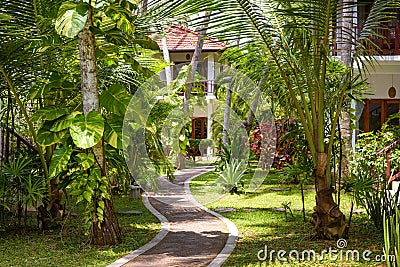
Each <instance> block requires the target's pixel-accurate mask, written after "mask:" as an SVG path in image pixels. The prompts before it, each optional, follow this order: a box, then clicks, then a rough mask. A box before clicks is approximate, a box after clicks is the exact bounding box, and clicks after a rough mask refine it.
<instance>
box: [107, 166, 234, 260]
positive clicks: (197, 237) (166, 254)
mask: <svg viewBox="0 0 400 267" xmlns="http://www.w3.org/2000/svg"><path fill="white" fill-rule="evenodd" d="M210 170H212V167H202V168H194V169H186V170H182V171H179V172H178V173H176V174H174V176H175V181H174V182H173V183H170V182H168V181H167V180H166V179H162V180H161V181H162V182H161V188H160V189H159V190H158V191H157V193H156V194H153V195H151V196H147V195H145V196H143V201H144V203H145V205H146V206H147V208H148V209H149V210H150V211H151V212H152V213H153V214H154V215H156V216H157V217H158V218H159V219H160V221H161V223H162V230H161V232H160V233H159V234H158V235H157V236H156V237H155V238H154V239H153V240H152V241H151V242H150V243H148V244H146V245H145V246H143V247H141V248H139V249H138V250H136V251H134V252H132V253H131V254H129V255H127V256H125V257H123V258H121V259H119V260H117V261H116V262H114V263H112V264H110V265H109V266H108V267H116V266H135V267H141V266H143V267H150V266H157V267H158V266H159V267H162V266H165V267H167V266H168V267H170V266H220V265H221V264H222V263H223V262H224V261H225V260H226V258H227V257H228V256H229V255H230V253H231V252H232V250H233V249H234V247H235V243H236V239H237V234H238V230H237V228H236V226H235V225H234V224H233V223H232V222H230V221H229V220H228V219H226V218H224V217H222V216H221V215H219V214H217V213H215V212H213V211H210V210H208V209H207V208H205V207H203V206H202V205H200V204H199V203H197V202H196V200H194V199H193V197H192V195H191V194H190V190H189V182H190V180H191V179H193V178H194V177H196V176H198V175H201V174H203V173H206V172H209V171H210Z"/></svg>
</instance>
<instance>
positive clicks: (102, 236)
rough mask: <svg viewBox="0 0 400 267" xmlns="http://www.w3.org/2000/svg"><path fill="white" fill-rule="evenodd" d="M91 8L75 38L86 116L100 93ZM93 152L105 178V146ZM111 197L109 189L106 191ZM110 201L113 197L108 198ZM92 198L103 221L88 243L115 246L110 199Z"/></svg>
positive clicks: (118, 236) (117, 230)
mask: <svg viewBox="0 0 400 267" xmlns="http://www.w3.org/2000/svg"><path fill="white" fill-rule="evenodd" d="M92 20H93V8H92V7H90V9H89V13H88V18H87V21H86V25H85V27H84V29H83V30H82V31H81V32H80V33H79V35H78V47H79V53H80V70H81V79H82V80H81V92H82V109H83V113H84V114H86V113H88V112H90V111H92V110H97V111H100V105H99V93H98V87H97V68H96V56H95V37H94V35H93V33H92V32H91V31H90V29H89V27H90V26H92V24H93V21H92ZM93 153H94V155H95V157H96V161H97V163H98V165H99V167H100V169H101V172H102V175H104V176H107V171H106V161H105V155H104V144H103V142H102V141H101V142H99V143H98V144H96V145H95V146H94V147H93ZM109 194H110V196H111V190H109ZM111 199H112V198H111ZM111 199H110V200H108V199H93V202H94V213H95V214H96V213H97V202H98V201H100V200H103V201H104V203H105V205H104V214H103V216H104V220H103V222H101V224H100V225H98V223H97V222H96V223H92V225H91V237H90V243H91V244H94V245H101V246H103V245H115V244H118V243H120V242H121V229H120V228H119V225H118V219H117V217H116V216H115V212H114V206H113V204H112V200H111Z"/></svg>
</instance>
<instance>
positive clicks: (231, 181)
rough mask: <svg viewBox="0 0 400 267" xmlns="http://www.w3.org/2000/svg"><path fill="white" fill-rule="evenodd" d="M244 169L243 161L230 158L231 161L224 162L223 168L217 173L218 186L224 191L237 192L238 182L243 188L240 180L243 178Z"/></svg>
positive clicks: (245, 168)
mask: <svg viewBox="0 0 400 267" xmlns="http://www.w3.org/2000/svg"><path fill="white" fill-rule="evenodd" d="M246 170H247V167H246V166H245V163H244V162H243V161H240V160H237V159H232V160H231V162H229V163H225V166H224V168H223V170H222V171H221V172H219V173H218V175H219V179H218V181H217V183H218V186H220V187H222V190H223V191H224V192H229V193H231V194H233V193H236V194H237V193H238V187H239V184H240V185H241V187H242V188H243V189H244V182H243V181H240V180H241V179H242V178H243V176H244V174H245V172H246Z"/></svg>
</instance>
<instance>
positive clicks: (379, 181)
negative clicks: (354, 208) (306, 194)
mask: <svg viewBox="0 0 400 267" xmlns="http://www.w3.org/2000/svg"><path fill="white" fill-rule="evenodd" d="M359 136H360V139H359V140H358V141H357V143H356V152H355V153H354V155H353V158H352V160H351V162H350V166H351V174H350V177H347V179H346V181H345V182H344V189H345V191H347V192H350V193H351V194H352V196H353V197H354V200H355V202H356V204H358V205H361V206H363V207H364V208H365V210H366V212H367V214H368V216H369V218H370V219H371V220H372V221H373V223H374V225H375V226H376V227H377V229H379V230H383V224H382V222H383V217H384V214H390V215H393V214H395V211H394V205H393V203H392V201H391V199H390V198H389V196H388V193H387V189H388V185H387V180H386V173H385V170H386V158H385V157H384V156H378V155H377V152H378V151H380V150H381V149H383V148H385V147H386V146H388V145H390V144H391V143H393V142H394V141H395V140H397V139H398V138H399V137H400V132H399V130H398V128H396V127H388V125H387V124H384V125H383V126H382V129H381V130H380V131H376V132H367V133H363V134H360V135H359ZM390 156H391V157H390V164H391V169H392V170H399V167H400V165H399V163H400V162H399V158H400V151H398V150H392V151H391V154H390ZM391 175H393V173H392V174H391Z"/></svg>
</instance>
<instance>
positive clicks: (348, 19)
mask: <svg viewBox="0 0 400 267" xmlns="http://www.w3.org/2000/svg"><path fill="white" fill-rule="evenodd" d="M340 6H342V7H343V8H342V10H340V12H339V19H340V21H339V23H340V24H341V29H342V34H341V39H342V40H339V42H340V43H341V52H340V60H341V61H342V62H343V64H345V65H346V66H347V67H352V54H351V50H352V43H351V40H352V38H353V37H352V34H351V33H352V32H353V17H352V16H349V15H348V14H350V13H352V11H353V10H352V7H351V4H350V1H349V0H341V1H340ZM346 105H350V103H346ZM340 126H341V127H340V129H341V130H340V131H341V135H342V140H343V147H344V149H343V152H344V153H343V157H342V158H341V159H340V160H341V170H340V172H341V176H342V177H343V178H344V179H346V177H347V176H348V175H349V174H350V171H349V159H350V152H351V134H352V133H351V127H350V126H351V118H350V111H349V110H348V109H343V110H342V112H341V116H340Z"/></svg>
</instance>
